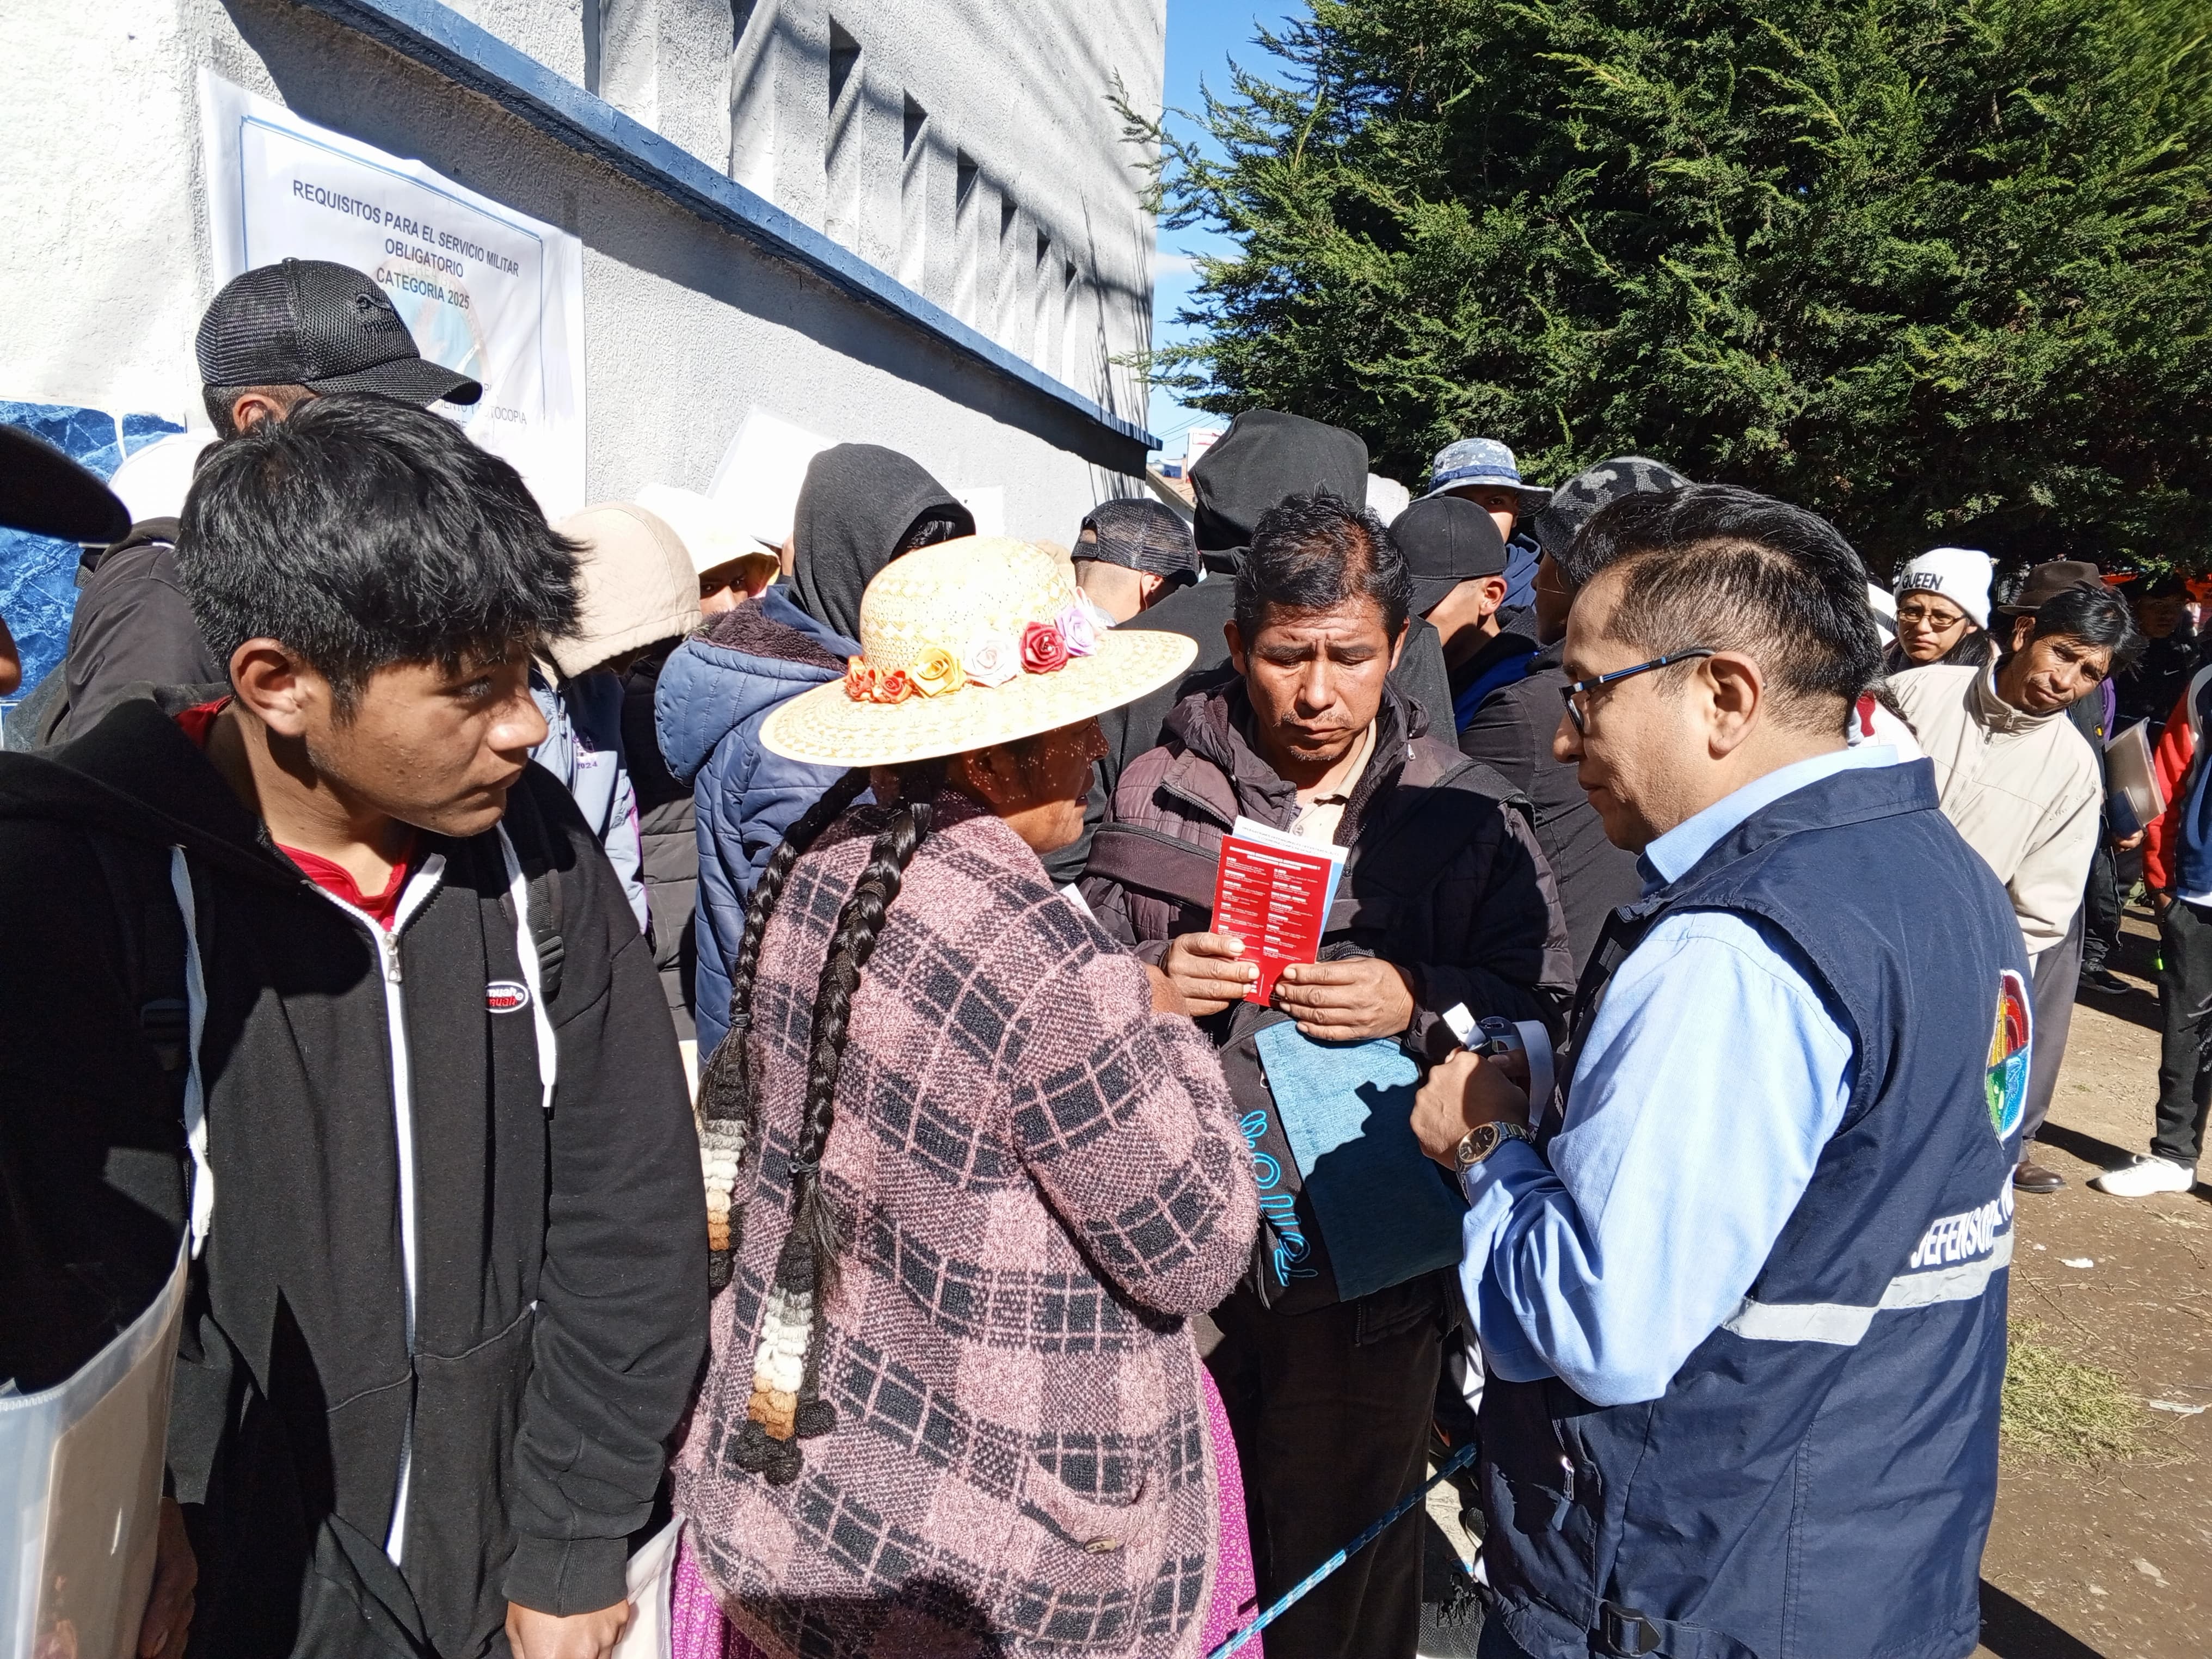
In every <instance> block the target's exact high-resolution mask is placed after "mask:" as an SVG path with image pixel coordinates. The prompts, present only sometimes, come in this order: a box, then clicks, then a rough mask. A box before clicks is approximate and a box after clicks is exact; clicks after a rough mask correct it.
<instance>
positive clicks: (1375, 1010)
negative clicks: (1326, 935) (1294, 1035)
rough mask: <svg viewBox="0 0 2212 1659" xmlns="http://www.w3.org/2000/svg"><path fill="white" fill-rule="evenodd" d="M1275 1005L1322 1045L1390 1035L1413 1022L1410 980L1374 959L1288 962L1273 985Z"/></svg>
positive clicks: (1347, 958) (1391, 964) (1299, 1028)
mask: <svg viewBox="0 0 2212 1659" xmlns="http://www.w3.org/2000/svg"><path fill="white" fill-rule="evenodd" d="M1275 1006H1277V1007H1278V1008H1279V1009H1281V1010H1282V1011H1283V1012H1285V1013H1286V1014H1288V1015H1289V1016H1290V1017H1291V1018H1292V1019H1295V1020H1296V1021H1297V1023H1298V1030H1299V1031H1300V1032H1301V1033H1303V1034H1304V1036H1310V1037H1314V1038H1316V1039H1318V1040H1319V1041H1321V1042H1358V1041H1359V1040H1360V1039H1361V1038H1363V1037H1379V1036H1397V1035H1398V1033H1399V1032H1401V1031H1402V1030H1405V1029H1406V1028H1407V1026H1408V1025H1411V1024H1413V977H1412V975H1409V974H1407V972H1406V970H1405V969H1402V968H1400V967H1398V966H1396V965H1395V963H1388V962H1385V961H1383V959H1382V958H1381V957H1346V959H1345V960H1343V961H1341V962H1297V963H1291V965H1290V966H1289V967H1287V968H1285V969H1283V971H1282V974H1281V975H1280V976H1279V978H1278V979H1277V980H1276V981H1275Z"/></svg>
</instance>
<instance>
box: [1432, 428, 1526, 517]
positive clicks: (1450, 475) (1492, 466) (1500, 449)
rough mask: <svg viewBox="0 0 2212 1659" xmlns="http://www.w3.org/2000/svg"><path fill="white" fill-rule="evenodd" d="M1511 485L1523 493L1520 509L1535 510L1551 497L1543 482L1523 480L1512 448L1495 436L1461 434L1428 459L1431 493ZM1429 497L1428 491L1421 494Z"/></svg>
mask: <svg viewBox="0 0 2212 1659" xmlns="http://www.w3.org/2000/svg"><path fill="white" fill-rule="evenodd" d="M1477 485H1480V486H1482V487H1484V488H1486V489H1510V490H1513V491H1515V492H1516V494H1518V495H1520V497H1521V510H1522V512H1524V513H1527V512H1533V511H1534V509H1535V508H1537V507H1541V506H1543V504H1544V503H1545V502H1547V501H1550V500H1551V499H1552V492H1551V491H1550V490H1548V489H1545V488H1544V487H1543V486H1542V485H1541V484H1532V483H1522V482H1521V469H1520V467H1519V465H1516V463H1515V461H1514V459H1513V452H1512V451H1511V450H1510V449H1508V448H1507V447H1505V446H1504V444H1502V443H1500V442H1498V440H1497V439H1495V438H1462V439H1461V440H1460V441H1458V442H1457V443H1455V444H1446V445H1445V446H1444V447H1443V448H1442V449H1439V450H1438V451H1437V458H1436V459H1435V460H1433V461H1431V462H1430V463H1429V495H1445V494H1447V493H1448V492H1449V491H1451V490H1455V489H1470V488H1473V487H1474V486H1477ZM1421 499H1422V500H1424V501H1426V500H1427V499H1428V496H1427V495H1425V496H1423V497H1422V498H1421Z"/></svg>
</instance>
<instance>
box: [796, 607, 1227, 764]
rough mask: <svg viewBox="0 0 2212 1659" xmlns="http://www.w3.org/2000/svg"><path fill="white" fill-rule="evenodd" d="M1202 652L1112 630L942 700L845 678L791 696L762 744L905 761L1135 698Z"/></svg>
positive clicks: (834, 759)
mask: <svg viewBox="0 0 2212 1659" xmlns="http://www.w3.org/2000/svg"><path fill="white" fill-rule="evenodd" d="M1197 657H1198V643H1197V641H1194V640H1189V639H1186V638H1184V637H1183V636H1182V635H1180V634H1157V633H1152V632H1149V631H1143V630H1139V631H1135V632H1129V633H1124V632H1122V631H1121V630H1119V629H1108V630H1107V631H1106V632H1104V633H1102V634H1101V635H1099V636H1098V648H1097V651H1095V652H1094V653H1091V655H1090V656H1087V657H1074V658H1071V659H1069V661H1068V664H1067V665H1066V667H1065V668H1062V669H1060V671H1058V672H1057V673H1052V674H1022V675H1018V676H1017V677H1016V678H1013V679H1012V680H1009V681H1007V682H1006V684H1004V685H995V686H982V685H963V687H961V688H960V690H957V691H954V692H951V693H948V694H947V695H945V696H940V697H920V696H916V697H909V698H908V699H907V700H906V701H905V702H900V703H879V702H854V700H853V699H852V698H851V697H849V696H847V695H846V693H845V685H844V682H843V681H842V680H832V681H830V682H829V684H827V685H817V686H816V687H815V688H814V689H813V690H811V691H807V692H805V693H802V694H801V695H800V696H796V697H793V699H792V700H791V701H790V702H787V703H785V704H784V705H782V707H781V708H777V709H776V710H775V712H774V713H773V714H770V715H769V717H768V719H767V720H766V721H765V722H764V723H763V726H762V727H761V734H760V741H761V746H762V747H763V748H764V749H766V750H769V752H770V753H772V754H776V755H781V756H782V757H784V758H785V759H786V760H795V761H806V762H809V763H812V764H815V765H819V766H900V765H903V764H905V763H907V762H908V761H921V760H935V759H939V758H940V757H944V756H946V755H957V754H962V753H964V752H965V751H967V750H971V749H987V748H989V747H991V746H992V745H993V744H1001V743H1012V742H1013V741H1015V740H1016V739H1017V738H1030V737H1035V736H1036V734H1037V733H1039V732H1052V731H1057V730H1058V729H1059V728H1060V727H1061V726H1073V724H1075V722H1076V721H1078V720H1087V719H1089V718H1090V717H1091V716H1092V715H1094V714H1104V713H1105V712H1106V711H1107V710H1108V709H1109V708H1120V707H1121V705H1122V704H1124V703H1127V702H1135V701H1136V700H1137V699H1138V698H1139V697H1141V696H1144V695H1145V694H1146V692H1148V691H1157V690H1159V688H1160V687H1162V686H1164V685H1165V684H1169V683H1170V681H1172V680H1174V679H1176V678H1178V677H1179V676H1181V675H1182V672H1183V671H1185V670H1186V669H1188V667H1189V666H1190V665H1191V664H1192V663H1193V662H1194V661H1195V660H1196V659H1197Z"/></svg>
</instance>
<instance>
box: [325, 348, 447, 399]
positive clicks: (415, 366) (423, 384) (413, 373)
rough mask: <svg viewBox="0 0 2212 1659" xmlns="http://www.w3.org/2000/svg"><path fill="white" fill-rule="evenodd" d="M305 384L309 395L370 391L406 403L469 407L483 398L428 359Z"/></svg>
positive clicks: (406, 360)
mask: <svg viewBox="0 0 2212 1659" xmlns="http://www.w3.org/2000/svg"><path fill="white" fill-rule="evenodd" d="M307 389H308V390H309V391H311V392H375V393H376V394H377V396H379V397H380V398H398V400H399V401H400V402H402V403H407V404H437V403H446V404H472V403H474V402H476V400H477V398H481V397H483V386H479V385H478V384H477V382H476V381H474V380H471V379H469V377H468V376H467V375H465V374H459V373H458V372H456V371H455V370H453V369H450V368H447V367H446V366H445V365H444V364H442V363H434V362H431V361H430V360H429V359H428V357H394V358H393V359H392V361H391V362H388V363H379V364H377V365H376V367H375V368H364V369H361V370H359V371H357V372H356V373H355V374H333V375H331V377H330V378H329V379H327V380H309V381H308V382H307Z"/></svg>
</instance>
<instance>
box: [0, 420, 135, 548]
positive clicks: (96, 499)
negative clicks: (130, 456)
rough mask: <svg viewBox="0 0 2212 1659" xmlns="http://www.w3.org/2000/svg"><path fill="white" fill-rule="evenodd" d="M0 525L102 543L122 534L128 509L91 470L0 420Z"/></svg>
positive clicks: (128, 525)
mask: <svg viewBox="0 0 2212 1659" xmlns="http://www.w3.org/2000/svg"><path fill="white" fill-rule="evenodd" d="M0 527H4V528H6V529H9V530H22V531H27V532H30V533H31V534H32V535H33V536H53V537H58V538H60V539H61V540H63V541H65V542H94V543H100V544H105V543H107V542H114V541H120V540H121V539H122V538H123V537H124V536H125V533H127V532H129V530H130V528H131V514H130V513H129V512H128V511H127V510H126V509H125V507H124V505H123V503H122V502H121V501H118V500H117V499H116V496H115V493H114V492H113V491H112V490H111V489H108V487H107V486H106V484H104V483H100V477H99V475H98V474H97V473H94V472H92V471H89V470H88V469H87V468H85V467H82V466H80V465H77V463H76V462H75V461H73V460H71V459H70V458H69V457H68V456H67V455H64V453H62V452H61V451H60V450H58V449H56V448H55V447H53V446H52V444H48V443H45V442H42V441H40V440H39V439H37V438H34V437H33V436H32V435H30V434H29V433H27V432H25V431H23V430H22V429H21V428H18V427H12V426H0Z"/></svg>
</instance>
